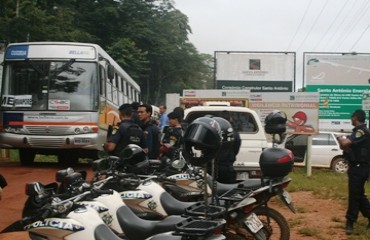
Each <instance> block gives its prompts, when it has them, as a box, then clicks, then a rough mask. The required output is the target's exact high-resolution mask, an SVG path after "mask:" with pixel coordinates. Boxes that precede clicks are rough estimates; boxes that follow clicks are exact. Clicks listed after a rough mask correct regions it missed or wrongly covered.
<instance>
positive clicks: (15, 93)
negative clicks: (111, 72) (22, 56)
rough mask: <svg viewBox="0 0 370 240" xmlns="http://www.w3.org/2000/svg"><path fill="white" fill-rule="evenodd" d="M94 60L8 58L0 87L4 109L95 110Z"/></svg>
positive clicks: (96, 102) (96, 96) (96, 105)
mask: <svg viewBox="0 0 370 240" xmlns="http://www.w3.org/2000/svg"><path fill="white" fill-rule="evenodd" d="M97 71H98V70H97V63H93V62H77V61H75V60H74V59H71V60H69V61H58V62H57V61H34V60H26V61H7V62H5V66H4V78H3V84H2V88H1V96H2V99H1V100H2V101H1V108H2V109H3V110H38V111H40V110H50V111H96V110H97V109H98V101H99V91H98V86H99V84H98V78H97V76H98V73H97Z"/></svg>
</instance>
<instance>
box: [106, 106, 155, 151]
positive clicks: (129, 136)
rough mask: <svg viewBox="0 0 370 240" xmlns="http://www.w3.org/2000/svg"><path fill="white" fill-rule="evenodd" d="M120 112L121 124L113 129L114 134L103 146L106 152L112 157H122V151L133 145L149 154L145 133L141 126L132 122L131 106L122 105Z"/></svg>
mask: <svg viewBox="0 0 370 240" xmlns="http://www.w3.org/2000/svg"><path fill="white" fill-rule="evenodd" d="M118 110H119V116H120V120H121V122H120V123H119V125H118V126H114V127H113V131H112V134H111V135H110V136H109V137H108V139H107V142H106V143H105V144H103V148H104V150H105V151H106V152H108V153H110V154H111V155H114V156H120V153H121V151H122V150H123V149H124V148H125V147H126V146H127V145H128V144H132V143H133V144H136V145H138V146H140V147H141V148H143V149H144V151H146V152H147V151H148V149H147V146H146V142H145V137H144V133H143V131H142V130H141V128H140V126H139V125H137V124H136V123H135V122H134V121H133V120H132V106H131V104H122V105H121V106H120V107H119V109H118ZM132 126H133V127H132Z"/></svg>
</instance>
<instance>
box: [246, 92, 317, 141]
mask: <svg viewBox="0 0 370 240" xmlns="http://www.w3.org/2000/svg"><path fill="white" fill-rule="evenodd" d="M318 101H319V93H307V92H298V93H274V94H271V93H251V94H250V97H249V107H250V108H252V109H254V110H255V111H256V112H257V113H258V115H259V116H260V118H261V120H262V121H263V122H264V121H265V117H266V116H267V115H268V114H269V113H271V112H272V111H274V110H280V111H283V112H285V113H286V115H287V120H288V121H287V133H295V134H312V133H316V132H318V131H319V127H318V126H319V125H318V119H319V102H318Z"/></svg>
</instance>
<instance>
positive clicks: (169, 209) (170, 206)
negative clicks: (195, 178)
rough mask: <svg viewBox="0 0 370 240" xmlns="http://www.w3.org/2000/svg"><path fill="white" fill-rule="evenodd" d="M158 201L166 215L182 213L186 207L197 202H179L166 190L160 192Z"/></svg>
mask: <svg viewBox="0 0 370 240" xmlns="http://www.w3.org/2000/svg"><path fill="white" fill-rule="evenodd" d="M160 201H161V204H162V206H163V209H164V210H165V211H166V213H167V215H182V214H184V213H185V209H186V208H188V207H190V206H192V205H194V204H196V203H197V202H181V201H179V200H177V199H176V198H174V197H173V196H172V195H171V194H169V193H168V192H164V193H162V194H161V197H160Z"/></svg>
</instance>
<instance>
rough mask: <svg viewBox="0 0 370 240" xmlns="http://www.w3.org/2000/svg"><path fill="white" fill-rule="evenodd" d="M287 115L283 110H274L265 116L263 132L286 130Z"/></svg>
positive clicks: (271, 132)
mask: <svg viewBox="0 0 370 240" xmlns="http://www.w3.org/2000/svg"><path fill="white" fill-rule="evenodd" d="M286 121H287V116H286V114H285V112H282V111H279V110H274V111H272V112H271V113H269V114H268V115H267V116H266V118H265V132H266V133H268V134H280V133H284V132H285V131H286Z"/></svg>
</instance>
